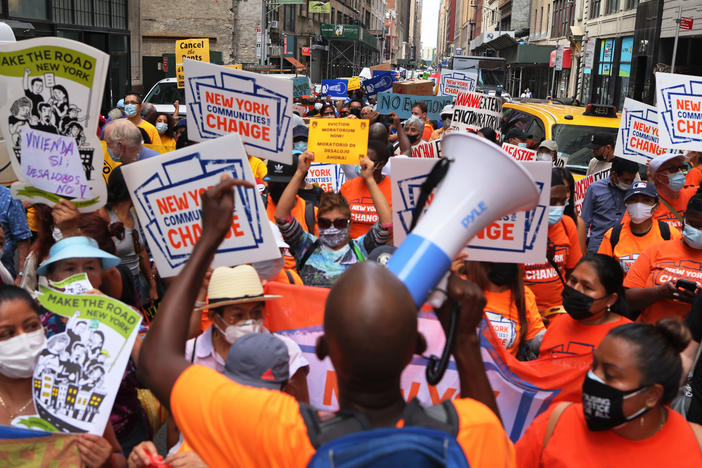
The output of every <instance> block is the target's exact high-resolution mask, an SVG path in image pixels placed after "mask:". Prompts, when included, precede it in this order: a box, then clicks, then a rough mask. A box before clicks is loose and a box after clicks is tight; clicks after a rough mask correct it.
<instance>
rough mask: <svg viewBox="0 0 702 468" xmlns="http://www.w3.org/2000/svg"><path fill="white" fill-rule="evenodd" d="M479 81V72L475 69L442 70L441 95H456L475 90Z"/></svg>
mask: <svg viewBox="0 0 702 468" xmlns="http://www.w3.org/2000/svg"><path fill="white" fill-rule="evenodd" d="M477 81H478V74H477V72H474V71H470V72H469V71H465V70H463V71H460V70H446V69H444V70H441V81H440V82H439V95H441V96H455V95H457V94H458V93H465V92H468V91H475V83H477Z"/></svg>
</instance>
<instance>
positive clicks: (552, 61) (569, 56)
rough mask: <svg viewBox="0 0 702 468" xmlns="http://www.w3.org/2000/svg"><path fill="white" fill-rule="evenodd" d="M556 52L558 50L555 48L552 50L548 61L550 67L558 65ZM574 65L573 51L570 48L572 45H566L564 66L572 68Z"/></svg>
mask: <svg viewBox="0 0 702 468" xmlns="http://www.w3.org/2000/svg"><path fill="white" fill-rule="evenodd" d="M556 53H557V51H555V50H553V51H551V55H550V56H549V61H548V66H549V67H550V68H553V67H555V66H556ZM572 66H573V51H572V50H570V47H566V48H565V49H563V68H570V67H572Z"/></svg>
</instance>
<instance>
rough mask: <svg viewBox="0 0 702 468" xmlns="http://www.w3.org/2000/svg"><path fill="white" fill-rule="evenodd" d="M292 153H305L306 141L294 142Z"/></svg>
mask: <svg viewBox="0 0 702 468" xmlns="http://www.w3.org/2000/svg"><path fill="white" fill-rule="evenodd" d="M293 151H302V152H303V153H304V152H305V151H307V142H306V141H296V142H295V143H293Z"/></svg>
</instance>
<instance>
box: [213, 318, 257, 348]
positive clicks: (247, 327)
mask: <svg viewBox="0 0 702 468" xmlns="http://www.w3.org/2000/svg"><path fill="white" fill-rule="evenodd" d="M215 326H216V327H217V330H219V331H220V333H222V335H224V339H225V340H227V343H229V344H232V343H234V342H235V341H236V340H237V339H238V338H241V337H242V336H244V335H248V334H251V333H261V329H262V328H263V319H259V320H242V321H240V322H239V323H237V324H236V325H228V326H227V328H226V329H224V330H222V329H221V328H220V327H219V325H216V324H215Z"/></svg>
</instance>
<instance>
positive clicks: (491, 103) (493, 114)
mask: <svg viewBox="0 0 702 468" xmlns="http://www.w3.org/2000/svg"><path fill="white" fill-rule="evenodd" d="M501 120H502V98H501V97H498V96H488V95H487V94H481V93H474V92H469V93H458V94H457V95H456V102H455V103H454V107H453V118H452V119H451V130H458V131H462V132H465V131H466V130H473V131H478V130H480V129H481V128H483V127H490V128H492V129H493V130H495V133H497V138H498V139H499V138H500V137H501V131H500V123H501Z"/></svg>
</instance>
